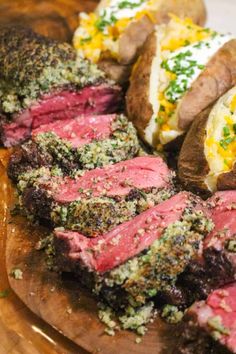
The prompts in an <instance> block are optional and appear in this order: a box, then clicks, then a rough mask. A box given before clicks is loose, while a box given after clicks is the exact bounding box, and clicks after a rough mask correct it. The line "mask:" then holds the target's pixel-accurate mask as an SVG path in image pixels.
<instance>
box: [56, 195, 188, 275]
mask: <svg viewBox="0 0 236 354" xmlns="http://www.w3.org/2000/svg"><path fill="white" fill-rule="evenodd" d="M189 199H190V194H188V193H187V192H183V193H179V194H177V195H175V196H173V197H172V198H171V199H169V200H167V201H165V202H163V203H161V204H159V205H157V206H155V207H153V208H151V209H149V210H147V211H145V212H143V213H142V214H140V215H138V216H136V217H135V218H134V219H133V220H130V221H128V222H126V223H123V224H121V225H119V226H117V227H116V228H115V229H113V230H112V231H110V232H109V233H107V234H105V235H102V236H99V237H97V238H95V239H88V238H87V237H85V236H83V235H81V234H79V233H77V232H72V231H65V230H60V229H56V230H55V231H54V235H55V238H56V242H55V244H56V245H57V249H58V253H59V254H60V255H61V256H62V257H63V256H64V257H65V258H68V259H70V260H71V262H81V264H82V265H83V266H85V267H86V268H88V269H89V270H90V271H96V272H99V273H104V272H106V271H108V270H111V269H113V268H115V267H117V266H118V265H120V264H122V263H124V262H125V261H127V260H128V259H130V258H132V257H134V256H136V255H137V254H139V253H141V252H142V251H143V250H145V249H147V248H148V247H149V246H150V245H151V244H152V243H153V242H154V241H155V240H156V239H158V238H159V237H160V236H161V234H162V232H163V230H164V228H166V227H167V226H168V225H169V224H171V223H174V222H175V221H177V220H179V219H180V218H181V216H182V214H183V211H184V210H185V209H186V208H187V206H188V203H189ZM61 250H64V255H62V253H61Z"/></svg>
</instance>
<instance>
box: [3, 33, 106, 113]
mask: <svg viewBox="0 0 236 354" xmlns="http://www.w3.org/2000/svg"><path fill="white" fill-rule="evenodd" d="M0 53H1V54H0V110H2V111H3V112H5V113H14V112H18V111H20V110H21V109H22V108H25V107H28V106H29V105H30V104H31V102H32V101H33V100H35V99H37V98H38V97H39V96H40V95H41V94H42V93H47V92H49V91H50V90H51V89H52V88H57V87H59V86H60V87H62V86H69V85H76V86H78V87H83V86H86V85H88V84H94V83H96V82H97V81H99V80H100V79H101V78H103V77H104V75H103V74H102V72H101V71H99V70H98V69H97V68H96V66H95V65H92V64H90V63H89V62H88V61H85V60H80V59H76V54H75V51H74V50H73V48H72V47H71V46H70V45H69V44H67V43H59V42H57V41H55V40H52V39H49V38H46V37H44V36H41V35H39V34H36V33H35V32H33V31H32V30H30V29H27V28H23V27H20V26H16V27H2V28H1V31H0Z"/></svg>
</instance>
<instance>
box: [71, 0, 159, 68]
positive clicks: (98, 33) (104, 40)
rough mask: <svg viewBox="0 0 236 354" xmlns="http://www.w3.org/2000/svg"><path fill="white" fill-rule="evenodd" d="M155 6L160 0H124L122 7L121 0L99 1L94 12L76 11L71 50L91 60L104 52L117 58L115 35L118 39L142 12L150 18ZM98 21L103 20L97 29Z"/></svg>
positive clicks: (96, 58) (156, 6)
mask: <svg viewBox="0 0 236 354" xmlns="http://www.w3.org/2000/svg"><path fill="white" fill-rule="evenodd" d="M128 4H130V6H129V5H128ZM136 4H138V5H137V6H136ZM159 5H160V0H144V1H143V2H142V1H138V0H128V1H127V5H126V6H125V2H124V1H123V0H109V1H108V0H107V1H103V2H102V4H100V5H99V6H98V8H97V10H96V12H95V13H92V14H85V13H81V14H80V26H79V27H78V28H77V30H76V31H75V34H74V38H73V43H74V47H75V49H76V50H77V52H78V54H79V55H80V56H82V57H85V58H87V59H89V60H92V61H93V62H94V63H97V62H98V61H99V60H100V59H101V57H102V55H103V53H106V52H109V53H110V56H111V57H112V58H114V59H117V58H118V57H119V41H118V40H117V38H120V36H121V35H122V34H123V33H124V32H125V30H126V28H127V27H128V25H129V24H130V23H131V22H132V21H137V20H138V19H139V18H141V17H142V16H145V15H147V16H150V18H151V12H152V11H157V9H158V7H159ZM114 19H116V20H114ZM99 22H100V24H102V23H103V25H102V27H100V28H101V30H98V28H97V24H98V23H99ZM106 55H107V53H106Z"/></svg>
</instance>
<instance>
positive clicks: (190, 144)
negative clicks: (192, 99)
mask: <svg viewBox="0 0 236 354" xmlns="http://www.w3.org/2000/svg"><path fill="white" fill-rule="evenodd" d="M211 109H212V106H211V107H210V108H209V107H208V108H207V109H205V110H204V111H203V112H201V114H200V115H199V116H198V117H197V118H196V119H195V121H194V122H193V124H192V126H191V128H190V130H189V131H188V133H187V135H186V138H185V140H184V143H183V145H182V148H181V151H180V154H179V158H178V178H179V180H180V182H181V183H182V184H183V186H184V188H186V189H188V190H191V191H193V192H200V193H204V194H205V195H206V194H208V193H210V191H209V189H208V187H207V185H206V184H205V182H204V180H205V178H206V176H207V174H208V173H209V172H210V169H209V166H208V162H207V160H206V157H205V154H204V142H205V139H206V124H207V120H208V117H209V115H210V113H211ZM216 189H217V190H218V191H219V190H220V191H222V190H233V189H236V164H234V166H233V169H232V170H231V171H229V172H225V173H222V174H221V175H219V176H218V178H217V184H216Z"/></svg>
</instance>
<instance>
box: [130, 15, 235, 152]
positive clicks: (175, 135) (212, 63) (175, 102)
mask: <svg viewBox="0 0 236 354" xmlns="http://www.w3.org/2000/svg"><path fill="white" fill-rule="evenodd" d="M234 84H236V40H235V39H233V37H232V36H231V35H230V34H226V35H223V34H219V33H216V32H215V31H213V30H210V29H206V28H202V27H199V26H197V25H195V24H193V22H192V21H190V20H188V19H187V20H181V19H179V18H177V17H175V16H172V19H171V21H170V22H169V23H168V24H166V25H161V26H157V28H156V31H155V32H153V33H152V34H151V35H150V36H149V38H148V40H147V42H146V44H145V46H144V47H143V49H142V52H141V55H140V57H139V59H138V61H137V63H136V64H135V66H134V68H133V72H132V75H131V79H130V87H129V90H128V92H127V97H126V103H127V112H128V116H129V118H130V120H131V121H132V122H133V123H134V125H135V126H136V128H137V129H138V131H139V133H140V136H141V137H142V138H143V140H144V141H146V142H147V143H148V144H149V145H151V146H153V147H154V148H156V149H157V150H163V148H164V149H172V150H173V149H174V150H175V149H176V148H177V147H176V146H175V144H176V143H177V142H178V144H179V145H180V143H182V138H183V136H184V134H185V133H186V131H187V130H188V129H189V127H190V125H191V123H192V122H193V120H194V119H195V117H197V116H198V114H199V113H200V112H201V111H202V110H204V109H205V108H206V107H208V106H209V105H211V104H212V103H214V102H215V101H216V100H217V99H218V98H219V97H220V96H222V94H224V93H225V92H226V91H227V90H229V89H230V88H231V87H232V86H234Z"/></svg>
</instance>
